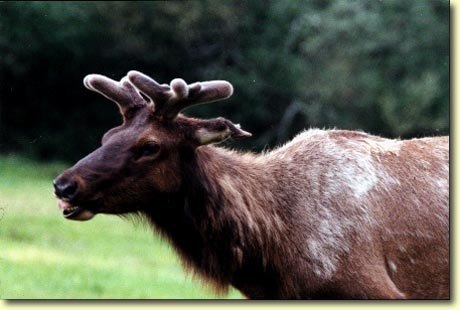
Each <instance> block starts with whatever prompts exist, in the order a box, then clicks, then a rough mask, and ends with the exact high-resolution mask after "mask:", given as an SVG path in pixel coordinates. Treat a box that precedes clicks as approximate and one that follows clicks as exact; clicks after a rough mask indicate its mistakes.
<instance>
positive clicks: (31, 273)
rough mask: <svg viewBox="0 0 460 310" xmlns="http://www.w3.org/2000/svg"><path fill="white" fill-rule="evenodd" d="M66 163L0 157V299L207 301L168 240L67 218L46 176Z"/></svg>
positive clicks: (134, 228)
mask: <svg viewBox="0 0 460 310" xmlns="http://www.w3.org/2000/svg"><path fill="white" fill-rule="evenodd" d="M65 167H66V165H64V164H61V163H52V164H39V163H36V162H33V161H30V160H27V159H24V158H21V157H17V156H3V157H1V156H0V275H1V277H0V298H2V299H22V298H27V299H32V298H46V299H54V298H57V299H79V298H85V299H87V298H91V299H93V298H110V299H118V298H124V299H141V298H153V299H162V298H168V299H202V298H203V299H204V298H206V299H208V298H241V295H240V294H239V293H238V292H237V291H235V290H231V291H230V293H229V295H228V296H223V297H222V296H216V295H214V294H213V292H212V291H211V290H209V289H207V288H206V287H203V286H202V284H201V283H200V281H199V280H196V279H193V278H191V276H187V274H185V273H184V271H183V270H182V267H181V265H180V262H179V260H178V258H177V257H176V255H175V253H174V252H173V251H172V249H171V248H170V247H169V245H168V244H167V243H166V242H164V241H162V240H160V239H159V238H158V237H157V236H155V235H154V234H153V233H152V231H151V230H150V229H149V228H148V227H146V226H143V225H140V226H139V225H134V224H133V223H130V222H129V221H126V220H123V219H120V218H118V217H116V216H107V215H99V216H96V217H95V218H94V219H93V220H91V221H88V222H74V221H67V220H65V219H64V218H63V217H62V216H61V213H60V211H59V210H58V208H57V205H56V200H55V198H54V196H53V193H52V187H51V180H52V179H53V178H54V177H55V176H56V175H57V174H58V173H59V172H60V171H62V170H63V169H64V168H65Z"/></svg>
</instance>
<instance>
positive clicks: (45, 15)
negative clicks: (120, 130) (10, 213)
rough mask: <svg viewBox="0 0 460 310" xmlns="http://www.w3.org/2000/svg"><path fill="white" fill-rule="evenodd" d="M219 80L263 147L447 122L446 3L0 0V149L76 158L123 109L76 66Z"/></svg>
mask: <svg viewBox="0 0 460 310" xmlns="http://www.w3.org/2000/svg"><path fill="white" fill-rule="evenodd" d="M131 69H137V70H140V71H143V72H145V73H147V74H149V75H151V76H152V77H154V78H155V79H157V80H158V81H160V82H169V81H170V80H171V79H173V78H175V77H183V78H184V79H185V80H186V81H188V82H193V81H196V80H210V79H227V80H229V81H231V82H232V83H233V85H234V87H235V94H234V96H233V97H232V98H231V99H230V100H227V101H226V102H222V103H219V104H211V105H205V106H202V107H196V108H193V109H190V110H188V111H187V112H186V113H188V114H192V115H194V116H200V117H216V116H224V117H227V118H229V119H231V120H232V121H234V122H235V123H241V124H242V126H243V128H245V129H246V130H248V131H251V132H253V134H254V137H253V138H252V139H250V140H249V141H245V142H242V144H240V145H239V146H240V147H243V148H248V149H252V150H260V149H262V148H264V147H266V146H274V145H276V144H279V143H281V142H284V141H286V140H288V139H290V138H291V137H292V136H293V135H295V134H296V133H297V132H299V131H301V130H302V129H304V128H308V127H337V128H349V129H361V130H365V131H368V132H370V133H374V134H379V135H383V136H388V137H403V138H407V137H415V136H422V135H438V134H446V133H448V131H449V2H448V1H445V0H439V1H438V0H413V1H409V0H407V1H400V0H392V1H391V0H389V1H375V0H369V1H366V0H360V1H351V0H350V1H346V0H335V1H333V0H329V1H324V0H318V1H297V0H293V1H290V0H282V1H262V0H260V1H218V2H216V1H211V0H209V1H187V2H153V3H152V2H116V3H115V2H98V3H91V2H70V3H64V2H60V3H54V2H33V3H25V2H24V3H23V2H0V151H1V152H22V153H25V154H28V155H29V156H33V157H36V158H39V159H46V160H48V159H56V158H59V159H65V160H76V159H78V158H80V157H81V156H82V155H84V154H85V153H87V152H89V151H91V150H92V149H94V148H95V147H97V145H98V144H99V139H100V137H101V135H102V133H103V132H104V131H106V130H107V129H109V128H110V127H112V126H114V125H117V124H118V123H119V122H120V118H119V116H118V114H117V108H116V107H115V105H114V104H112V103H110V102H109V101H107V100H105V99H104V98H103V97H102V96H98V95H97V94H94V93H92V92H89V91H87V90H86V89H84V87H83V85H82V79H83V77H84V76H85V75H86V74H88V73H101V74H105V75H108V76H110V77H112V78H115V79H120V78H121V77H122V76H124V75H125V74H126V72H127V71H129V70H131Z"/></svg>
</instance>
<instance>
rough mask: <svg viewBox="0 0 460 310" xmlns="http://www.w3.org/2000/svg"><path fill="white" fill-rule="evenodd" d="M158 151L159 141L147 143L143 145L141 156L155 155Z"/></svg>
mask: <svg viewBox="0 0 460 310" xmlns="http://www.w3.org/2000/svg"><path fill="white" fill-rule="evenodd" d="M158 151H160V146H159V145H158V144H157V143H147V144H144V145H143V146H142V147H141V149H140V152H139V155H140V156H139V157H142V156H151V155H155V154H156V153H158Z"/></svg>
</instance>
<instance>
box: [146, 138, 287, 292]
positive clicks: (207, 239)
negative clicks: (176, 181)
mask: <svg viewBox="0 0 460 310" xmlns="http://www.w3.org/2000/svg"><path fill="white" fill-rule="evenodd" d="M183 171H184V175H183V188H182V189H181V191H180V192H179V193H176V194H174V195H170V196H168V197H165V201H163V203H162V205H161V206H160V205H158V206H156V207H155V208H148V209H147V210H149V211H145V213H146V215H147V217H148V218H149V220H150V221H151V222H152V224H153V226H154V227H155V228H157V229H158V230H159V231H160V233H162V234H163V235H164V236H165V237H167V238H168V239H169V240H170V241H171V243H172V244H173V246H174V247H175V248H176V250H177V252H178V253H179V254H180V256H181V258H182V261H183V263H184V265H185V266H186V267H188V268H187V269H191V270H192V271H194V272H196V273H198V274H200V275H201V276H204V277H205V278H206V279H208V280H210V281H209V282H210V284H213V285H214V286H215V288H216V289H217V291H218V292H225V291H226V289H227V287H228V285H229V284H233V285H234V286H236V287H238V288H239V289H240V290H242V291H243V292H244V290H245V289H244V287H243V286H244V285H247V284H248V283H249V284H251V282H254V283H253V284H257V283H255V281H261V282H262V281H268V280H270V279H269V278H267V277H269V274H270V273H269V272H268V271H269V270H270V269H271V268H270V266H273V265H276V264H278V263H280V261H282V260H283V257H273V255H280V256H281V255H282V256H285V255H287V252H286V251H284V249H282V248H280V247H282V244H283V242H280V240H282V239H283V238H282V236H283V235H284V233H283V230H284V229H283V226H284V225H283V223H285V221H284V219H282V218H281V214H279V213H278V212H277V205H278V200H277V199H279V197H276V196H275V195H274V192H275V191H276V190H277V188H276V187H275V186H276V185H275V184H276V182H275V180H276V175H274V174H273V173H271V172H270V167H269V164H267V163H265V162H264V159H263V156H260V157H256V156H255V155H252V154H239V153H236V152H232V151H229V150H225V149H222V148H217V147H211V146H204V147H200V148H198V149H197V150H196V151H195V152H194V153H193V155H192V156H190V158H189V159H188V160H186V164H185V167H184V169H183ZM278 196H279V195H278ZM284 212H285V213H284V214H286V210H285V211H284Z"/></svg>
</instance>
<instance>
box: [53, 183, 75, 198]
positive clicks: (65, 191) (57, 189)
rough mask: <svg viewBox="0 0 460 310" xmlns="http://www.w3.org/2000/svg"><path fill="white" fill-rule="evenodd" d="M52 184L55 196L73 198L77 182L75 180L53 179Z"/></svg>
mask: <svg viewBox="0 0 460 310" xmlns="http://www.w3.org/2000/svg"><path fill="white" fill-rule="evenodd" d="M53 185H54V193H55V194H56V196H57V197H59V198H62V199H66V200H72V199H73V198H75V196H76V194H77V191H78V184H77V182H75V181H60V180H55V181H54V182H53Z"/></svg>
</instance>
